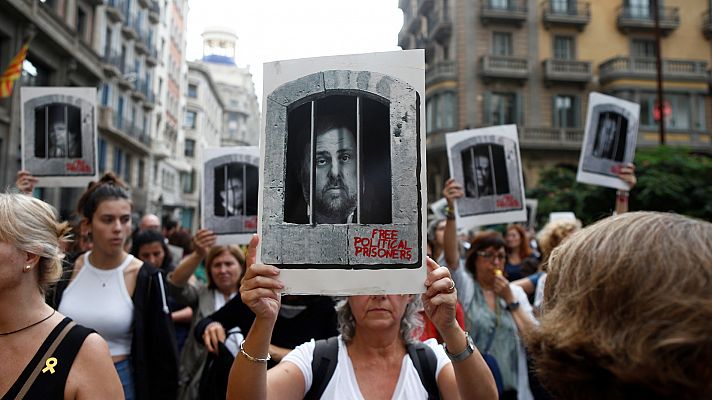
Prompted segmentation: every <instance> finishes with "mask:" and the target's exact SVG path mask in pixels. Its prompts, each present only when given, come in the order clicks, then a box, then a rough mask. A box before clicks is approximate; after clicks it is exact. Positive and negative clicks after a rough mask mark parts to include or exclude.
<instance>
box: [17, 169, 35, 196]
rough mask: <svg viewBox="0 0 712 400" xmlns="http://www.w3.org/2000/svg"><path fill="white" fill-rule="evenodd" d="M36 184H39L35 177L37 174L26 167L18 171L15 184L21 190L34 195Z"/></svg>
mask: <svg viewBox="0 0 712 400" xmlns="http://www.w3.org/2000/svg"><path fill="white" fill-rule="evenodd" d="M35 185H37V178H35V176H34V175H32V174H31V173H30V172H29V171H27V170H24V169H21V170H19V171H17V178H16V179H15V186H17V188H18V189H19V190H20V192H22V193H24V194H27V195H32V191H33V190H35Z"/></svg>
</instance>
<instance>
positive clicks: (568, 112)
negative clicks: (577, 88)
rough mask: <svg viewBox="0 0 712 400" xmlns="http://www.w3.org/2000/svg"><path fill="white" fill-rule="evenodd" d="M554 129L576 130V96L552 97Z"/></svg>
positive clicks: (577, 124)
mask: <svg viewBox="0 0 712 400" xmlns="http://www.w3.org/2000/svg"><path fill="white" fill-rule="evenodd" d="M552 116H553V119H554V120H553V121H552V123H553V126H554V128H576V127H578V126H579V123H578V99H577V98H576V96H570V95H557V96H554V112H553V113H552Z"/></svg>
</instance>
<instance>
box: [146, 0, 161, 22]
mask: <svg viewBox="0 0 712 400" xmlns="http://www.w3.org/2000/svg"><path fill="white" fill-rule="evenodd" d="M148 19H149V21H151V23H153V24H157V23H159V22H160V21H161V6H160V4H158V1H156V0H151V5H150V6H149V7H148Z"/></svg>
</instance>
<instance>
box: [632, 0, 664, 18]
mask: <svg viewBox="0 0 712 400" xmlns="http://www.w3.org/2000/svg"><path fill="white" fill-rule="evenodd" d="M625 3H626V8H627V14H628V16H629V17H633V18H651V17H652V15H653V10H652V8H653V5H652V3H651V1H650V0H626V2H625ZM660 3H662V0H660Z"/></svg>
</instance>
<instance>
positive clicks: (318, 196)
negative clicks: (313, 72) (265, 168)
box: [285, 95, 391, 224]
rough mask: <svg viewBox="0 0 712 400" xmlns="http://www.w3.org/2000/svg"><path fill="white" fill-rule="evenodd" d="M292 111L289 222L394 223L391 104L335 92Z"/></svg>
mask: <svg viewBox="0 0 712 400" xmlns="http://www.w3.org/2000/svg"><path fill="white" fill-rule="evenodd" d="M312 111H314V112H313V113H312ZM357 116H361V120H360V121H359V123H357ZM289 117H290V118H289V128H288V129H289V132H288V149H287V151H288V154H287V164H288V167H287V182H286V185H285V186H286V188H285V191H286V195H285V222H291V223H302V224H307V223H310V224H348V223H358V222H361V223H364V222H365V221H369V222H371V223H389V222H390V211H391V210H390V194H391V193H390V157H389V156H390V154H389V151H390V147H389V137H388V130H389V124H388V119H387V118H388V108H387V106H386V105H384V104H382V103H380V102H378V101H375V100H371V99H367V98H357V97H356V96H347V95H333V96H328V97H326V98H322V99H318V100H315V101H311V102H307V103H305V104H303V105H301V106H299V107H297V108H295V109H293V110H292V111H291V112H290V113H289ZM357 131H358V132H357ZM312 132H313V135H312ZM357 135H360V138H361V140H360V141H359V140H358V137H357ZM359 142H360V143H361V148H359ZM312 146H313V149H312ZM312 150H313V151H312ZM312 154H313V155H314V156H313V157H312ZM359 165H360V168H359ZM359 194H360V195H361V196H360V201H361V203H360V204H359ZM376 204H378V205H379V206H378V207H376V206H375V205H376ZM359 205H360V207H359Z"/></svg>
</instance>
